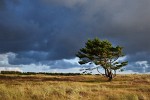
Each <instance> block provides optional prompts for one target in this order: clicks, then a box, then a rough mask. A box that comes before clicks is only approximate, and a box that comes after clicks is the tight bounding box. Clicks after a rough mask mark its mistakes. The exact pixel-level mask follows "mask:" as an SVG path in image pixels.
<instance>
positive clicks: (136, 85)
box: [0, 74, 150, 100]
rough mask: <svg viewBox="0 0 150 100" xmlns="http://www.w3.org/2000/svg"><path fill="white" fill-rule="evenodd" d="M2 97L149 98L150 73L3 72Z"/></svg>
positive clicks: (52, 99) (45, 99)
mask: <svg viewBox="0 0 150 100" xmlns="http://www.w3.org/2000/svg"><path fill="white" fill-rule="evenodd" d="M0 100H150V75H148V74H147V75H146V74H143V75H138V74H133V75H131V74H130V75H117V76H116V77H115V78H114V79H113V80H112V81H111V82H108V81H107V79H106V78H105V77H103V76H100V75H76V76H61V75H56V76H50V75H2V74H1V75H0Z"/></svg>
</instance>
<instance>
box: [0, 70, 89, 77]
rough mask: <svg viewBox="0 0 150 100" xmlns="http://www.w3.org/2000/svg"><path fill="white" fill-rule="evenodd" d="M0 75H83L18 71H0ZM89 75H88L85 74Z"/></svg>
mask: <svg viewBox="0 0 150 100" xmlns="http://www.w3.org/2000/svg"><path fill="white" fill-rule="evenodd" d="M1 74H17V75H37V74H43V75H64V76H69V75H83V74H82V73H48V72H20V71H1ZM86 75H90V74H86Z"/></svg>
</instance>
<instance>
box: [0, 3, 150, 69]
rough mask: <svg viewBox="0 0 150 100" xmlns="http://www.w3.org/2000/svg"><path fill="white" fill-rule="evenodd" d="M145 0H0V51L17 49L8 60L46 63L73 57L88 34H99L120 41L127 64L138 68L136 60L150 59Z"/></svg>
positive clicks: (149, 18)
mask: <svg viewBox="0 0 150 100" xmlns="http://www.w3.org/2000/svg"><path fill="white" fill-rule="evenodd" d="M149 5H150V1H149V0H144V1H141V0H132V1H131V0H113V1H112V0H92V1H90V0H61V1H60V0H1V1H0V53H1V54H4V53H8V52H13V53H14V54H15V57H14V56H10V57H8V58H9V59H8V61H9V63H10V64H11V65H20V64H24V65H27V64H32V63H35V64H36V63H43V64H45V65H48V63H49V62H56V61H60V60H62V59H72V58H74V57H75V53H76V52H77V51H78V50H79V49H80V48H81V47H83V46H84V43H85V42H86V41H87V39H89V38H94V37H99V38H100V39H108V40H110V41H111V42H112V43H113V44H114V45H121V46H124V52H125V54H126V55H127V57H126V58H127V59H126V60H128V61H129V66H128V67H127V70H133V71H134V68H135V71H140V68H139V69H138V68H136V66H139V65H138V64H137V62H139V61H141V62H142V61H147V63H146V64H147V65H149V62H150V60H149V59H150V56H149V55H150V45H149V42H150V39H149V38H150V33H149V32H150V6H149ZM46 62H47V64H46ZM53 65H55V64H53ZM55 66H57V65H55ZM55 66H53V68H54V67H55ZM62 66H64V68H65V66H66V67H67V68H69V66H71V65H69V66H68V65H67V64H66V65H63V64H62ZM146 68H147V69H150V67H149V66H148V67H146ZM136 69H137V70H136Z"/></svg>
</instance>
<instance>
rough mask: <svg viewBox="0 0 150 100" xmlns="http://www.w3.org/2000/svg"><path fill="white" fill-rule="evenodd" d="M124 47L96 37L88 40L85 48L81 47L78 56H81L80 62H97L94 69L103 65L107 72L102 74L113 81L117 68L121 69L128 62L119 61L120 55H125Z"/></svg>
mask: <svg viewBox="0 0 150 100" xmlns="http://www.w3.org/2000/svg"><path fill="white" fill-rule="evenodd" d="M122 49H123V48H122V47H120V46H116V47H114V46H112V44H111V43H110V42H109V41H107V40H103V41H101V40H100V39H99V38H95V39H93V40H88V41H87V43H86V44H85V48H82V49H80V51H79V52H78V53H77V54H76V56H77V57H79V58H80V61H79V63H80V64H87V63H90V64H95V65H97V67H96V68H93V69H97V70H98V68H99V67H102V68H103V69H104V70H105V74H102V75H104V76H106V77H107V78H108V79H109V81H111V80H112V78H113V77H115V76H116V70H118V69H121V68H122V67H123V66H126V65H127V63H128V62H127V61H125V62H120V61H117V60H118V58H119V57H123V56H124V54H123V53H122ZM86 70H88V69H86ZM89 70H91V69H89ZM98 72H99V71H98ZM113 72H114V73H113Z"/></svg>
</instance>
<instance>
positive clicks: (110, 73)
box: [105, 69, 113, 81]
mask: <svg viewBox="0 0 150 100" xmlns="http://www.w3.org/2000/svg"><path fill="white" fill-rule="evenodd" d="M105 75H106V77H107V78H108V81H111V80H112V79H113V75H112V71H111V70H109V69H105Z"/></svg>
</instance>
